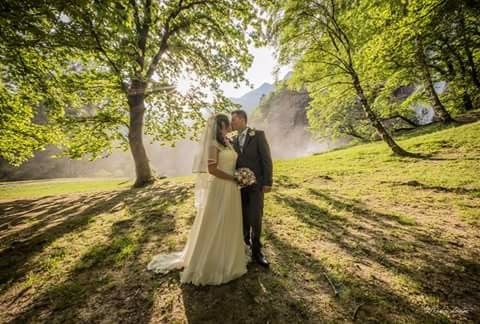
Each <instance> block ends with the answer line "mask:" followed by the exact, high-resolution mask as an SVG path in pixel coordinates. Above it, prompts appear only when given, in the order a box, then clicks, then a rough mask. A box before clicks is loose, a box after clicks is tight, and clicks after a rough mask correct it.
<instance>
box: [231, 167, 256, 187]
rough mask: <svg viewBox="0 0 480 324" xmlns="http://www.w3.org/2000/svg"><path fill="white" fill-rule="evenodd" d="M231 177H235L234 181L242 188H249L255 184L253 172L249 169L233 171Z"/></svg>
mask: <svg viewBox="0 0 480 324" xmlns="http://www.w3.org/2000/svg"><path fill="white" fill-rule="evenodd" d="M233 176H234V177H235V180H236V181H237V182H238V184H239V185H240V187H242V188H244V187H248V186H251V185H253V184H255V182H257V178H256V177H255V173H253V171H252V170H250V169H249V168H240V169H238V170H236V171H235V173H234V174H233Z"/></svg>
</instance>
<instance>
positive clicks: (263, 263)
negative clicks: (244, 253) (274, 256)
mask: <svg viewBox="0 0 480 324" xmlns="http://www.w3.org/2000/svg"><path fill="white" fill-rule="evenodd" d="M253 260H255V262H256V263H258V264H259V265H261V266H262V267H264V268H269V267H270V263H268V260H267V258H265V256H264V255H263V254H262V253H261V252H260V253H254V254H253Z"/></svg>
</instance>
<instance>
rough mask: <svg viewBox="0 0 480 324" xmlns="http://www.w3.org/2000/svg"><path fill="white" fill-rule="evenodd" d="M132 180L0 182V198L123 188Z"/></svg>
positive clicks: (89, 179)
mask: <svg viewBox="0 0 480 324" xmlns="http://www.w3.org/2000/svg"><path fill="white" fill-rule="evenodd" d="M131 185H132V182H131V181H130V180H128V179H124V178H116V179H97V178H74V179H69V178H65V179H52V180H29V181H15V182H13V181H8V182H7V181H3V182H0V200H7V199H20V198H38V197H43V196H55V195H62V194H67V193H82V192H95V191H103V190H114V189H125V188H127V187H129V186H131Z"/></svg>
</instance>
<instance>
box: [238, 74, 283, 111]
mask: <svg viewBox="0 0 480 324" xmlns="http://www.w3.org/2000/svg"><path fill="white" fill-rule="evenodd" d="M273 88H274V86H273V85H271V84H270V83H267V82H265V83H263V84H262V85H261V86H260V87H258V88H256V89H253V90H252V91H249V92H247V93H246V94H244V95H243V96H241V97H239V98H231V100H232V101H233V102H234V103H236V104H239V105H241V109H243V110H245V111H246V112H247V113H249V114H250V113H251V112H253V110H254V109H255V107H257V106H258V103H259V102H260V100H261V99H262V98H263V97H264V96H267V95H268V94H269V93H271V92H272V91H273Z"/></svg>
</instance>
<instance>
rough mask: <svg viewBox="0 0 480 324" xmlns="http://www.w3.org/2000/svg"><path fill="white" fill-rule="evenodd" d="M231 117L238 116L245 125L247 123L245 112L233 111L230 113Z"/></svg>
mask: <svg viewBox="0 0 480 324" xmlns="http://www.w3.org/2000/svg"><path fill="white" fill-rule="evenodd" d="M233 115H238V116H240V117H242V118H243V119H245V123H246V122H247V121H248V118H247V113H246V112H245V110H241V109H238V110H234V111H232V116H233Z"/></svg>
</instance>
